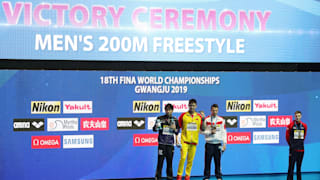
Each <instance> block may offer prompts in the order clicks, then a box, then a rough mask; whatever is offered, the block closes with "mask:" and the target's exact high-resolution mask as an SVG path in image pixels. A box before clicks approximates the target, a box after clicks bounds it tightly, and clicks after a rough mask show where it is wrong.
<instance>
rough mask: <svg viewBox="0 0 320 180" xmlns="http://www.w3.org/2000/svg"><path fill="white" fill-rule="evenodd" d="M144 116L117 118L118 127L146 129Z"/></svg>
mask: <svg viewBox="0 0 320 180" xmlns="http://www.w3.org/2000/svg"><path fill="white" fill-rule="evenodd" d="M145 128H146V123H145V118H144V117H140V118H139V117H138V118H137V117H133V118H130V117H129V118H117V129H145Z"/></svg>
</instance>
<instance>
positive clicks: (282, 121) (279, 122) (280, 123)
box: [268, 115, 293, 127]
mask: <svg viewBox="0 0 320 180" xmlns="http://www.w3.org/2000/svg"><path fill="white" fill-rule="evenodd" d="M292 120H293V118H292V116H290V115H281V116H268V127H287V126H288V125H289V124H290V123H291V122H292Z"/></svg>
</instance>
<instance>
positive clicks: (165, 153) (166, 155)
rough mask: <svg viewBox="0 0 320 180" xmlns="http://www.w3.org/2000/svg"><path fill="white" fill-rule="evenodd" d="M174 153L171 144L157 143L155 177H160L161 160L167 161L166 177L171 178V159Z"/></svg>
mask: <svg viewBox="0 0 320 180" xmlns="http://www.w3.org/2000/svg"><path fill="white" fill-rule="evenodd" d="M173 154H174V146H173V145H164V144H159V146H158V164H157V170H156V178H157V179H161V175H162V167H163V161H164V159H166V161H167V179H173V176H172V159H173Z"/></svg>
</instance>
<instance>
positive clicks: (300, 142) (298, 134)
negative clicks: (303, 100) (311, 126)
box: [286, 111, 307, 180]
mask: <svg viewBox="0 0 320 180" xmlns="http://www.w3.org/2000/svg"><path fill="white" fill-rule="evenodd" d="M294 114H295V117H296V119H295V120H294V121H293V122H291V123H290V124H289V125H288V127H287V131H286V139H287V142H288V144H289V147H290V151H289V168H288V176H287V180H293V169H294V164H295V163H297V179H298V180H301V164H302V160H303V155H304V140H305V138H306V135H307V125H306V124H305V123H303V122H301V112H300V111H296V112H295V113H294Z"/></svg>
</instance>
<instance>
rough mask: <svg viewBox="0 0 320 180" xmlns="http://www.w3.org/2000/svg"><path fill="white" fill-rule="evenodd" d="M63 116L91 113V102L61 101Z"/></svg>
mask: <svg viewBox="0 0 320 180" xmlns="http://www.w3.org/2000/svg"><path fill="white" fill-rule="evenodd" d="M63 113H64V114H83V113H92V101H63Z"/></svg>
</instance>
